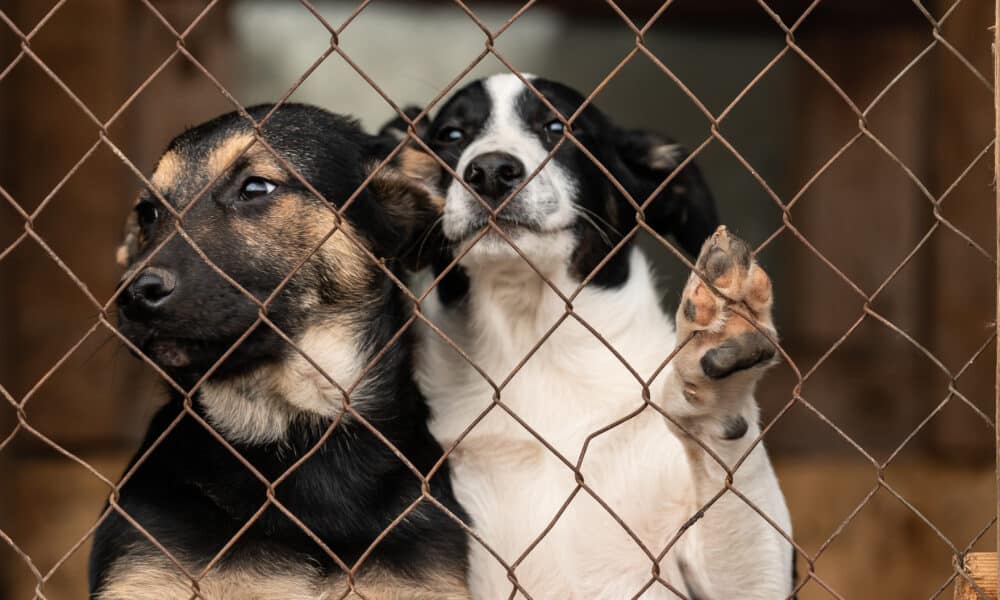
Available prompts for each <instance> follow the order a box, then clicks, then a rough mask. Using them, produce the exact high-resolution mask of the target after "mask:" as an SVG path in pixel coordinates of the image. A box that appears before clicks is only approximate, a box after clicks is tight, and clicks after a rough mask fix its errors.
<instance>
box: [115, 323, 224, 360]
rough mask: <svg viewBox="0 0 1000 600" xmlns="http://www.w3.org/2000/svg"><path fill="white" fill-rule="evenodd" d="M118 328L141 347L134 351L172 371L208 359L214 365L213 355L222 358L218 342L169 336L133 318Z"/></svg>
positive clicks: (139, 355) (135, 345)
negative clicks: (216, 345)
mask: <svg viewBox="0 0 1000 600" xmlns="http://www.w3.org/2000/svg"><path fill="white" fill-rule="evenodd" d="M118 331H119V332H121V334H122V335H124V336H125V337H126V338H127V339H128V340H129V341H130V342H131V343H132V345H133V346H134V347H135V348H136V349H138V352H135V351H133V354H136V355H137V356H138V357H139V358H141V359H143V360H147V361H151V362H153V363H154V364H155V365H156V366H158V367H161V368H163V369H166V370H167V371H170V372H175V373H176V372H178V371H181V370H185V369H190V368H192V367H194V366H197V365H200V364H202V363H205V362H206V361H208V363H209V364H211V362H214V361H212V360H211V359H210V356H215V358H218V356H219V355H220V354H221V353H220V352H219V351H218V349H217V348H215V345H214V344H208V343H206V342H205V341H203V340H193V339H185V338H182V337H176V336H171V335H166V334H163V333H161V332H158V331H156V329H154V328H150V327H147V326H144V325H142V324H140V323H135V322H132V321H127V320H122V321H119V325H118Z"/></svg>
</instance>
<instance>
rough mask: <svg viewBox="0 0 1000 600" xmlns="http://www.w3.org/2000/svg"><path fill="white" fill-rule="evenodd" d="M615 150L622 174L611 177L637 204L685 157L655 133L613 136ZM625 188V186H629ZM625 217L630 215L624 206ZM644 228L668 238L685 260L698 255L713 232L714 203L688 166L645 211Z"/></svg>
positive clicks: (628, 132)
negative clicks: (670, 238)
mask: <svg viewBox="0 0 1000 600" xmlns="http://www.w3.org/2000/svg"><path fill="white" fill-rule="evenodd" d="M616 138H617V139H616V150H617V154H618V158H619V159H620V161H621V165H620V166H621V167H623V168H624V171H625V172H624V173H616V176H619V177H620V179H619V180H620V181H621V183H622V184H623V185H625V186H626V189H627V190H628V191H629V193H630V194H632V198H633V199H634V200H635V201H636V202H637V203H639V204H642V203H643V202H645V201H646V199H647V198H649V196H650V195H651V194H652V193H653V192H654V191H656V189H657V188H658V187H659V186H660V185H661V184H662V183H663V182H664V181H665V180H666V179H667V177H669V176H670V175H671V174H673V173H674V171H675V170H676V169H677V167H678V166H680V165H681V163H683V162H684V160H685V159H686V158H687V157H688V153H687V151H686V150H684V148H682V147H681V146H680V145H679V144H676V143H675V142H674V141H673V140H671V139H669V138H667V137H664V136H661V135H658V134H656V133H652V132H648V131H639V130H619V131H618V133H617V134H616ZM630 184H631V185H630ZM624 210H625V211H626V214H628V213H632V214H634V213H635V210H634V208H633V207H632V206H631V204H626V206H625V208H624ZM644 213H645V217H646V222H647V223H649V225H650V227H652V228H653V230H654V231H656V232H658V233H660V234H661V235H671V236H673V238H674V239H675V240H677V242H678V243H679V244H680V246H681V248H683V249H684V250H685V251H686V252H687V253H688V254H691V255H692V256H694V255H696V254H698V251H699V249H700V248H701V244H702V242H704V241H705V239H706V238H708V236H709V235H711V234H712V232H713V231H715V229H716V228H717V227H718V226H719V217H718V213H717V212H716V209H715V199H714V198H713V197H712V193H711V192H710V191H709V189H708V185H707V184H706V183H705V179H704V178H703V177H702V175H701V171H700V170H699V169H698V167H697V165H695V164H694V162H689V163H688V164H686V165H684V168H683V170H682V171H681V172H680V173H677V174H676V175H674V176H673V177H672V178H671V180H670V183H669V184H667V186H666V187H664V188H663V190H662V191H660V193H659V194H657V196H656V197H655V198H653V199H652V201H650V202H649V204H648V205H647V206H646V210H645V211H644Z"/></svg>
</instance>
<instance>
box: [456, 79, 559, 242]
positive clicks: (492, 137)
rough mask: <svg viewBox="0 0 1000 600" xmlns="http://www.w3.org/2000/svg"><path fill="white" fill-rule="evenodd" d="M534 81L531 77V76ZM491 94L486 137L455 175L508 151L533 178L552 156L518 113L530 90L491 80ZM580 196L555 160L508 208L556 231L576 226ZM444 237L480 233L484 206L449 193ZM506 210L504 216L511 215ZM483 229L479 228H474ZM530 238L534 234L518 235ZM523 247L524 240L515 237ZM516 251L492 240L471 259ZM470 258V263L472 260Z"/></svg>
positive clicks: (465, 194) (462, 192)
mask: <svg viewBox="0 0 1000 600" xmlns="http://www.w3.org/2000/svg"><path fill="white" fill-rule="evenodd" d="M527 77H528V78H529V79H530V78H531V76H530V75H528V76H527ZM486 89H487V92H488V93H489V95H490V98H491V99H492V100H493V110H492V112H491V113H490V118H489V120H488V121H487V123H486V125H485V127H484V128H483V131H482V132H481V133H480V134H479V135H478V136H477V138H476V140H475V141H474V142H472V143H471V144H469V145H468V147H466V148H465V150H464V151H463V152H462V155H461V156H460V157H459V160H458V164H457V166H456V167H455V172H456V173H464V172H465V169H466V167H468V165H469V162H470V161H471V160H472V159H474V158H476V157H477V156H479V155H481V154H484V153H486V152H496V151H503V152H507V153H510V154H513V155H515V156H517V157H518V158H519V159H520V160H521V162H522V163H523V164H524V169H525V173H526V174H527V175H531V174H532V173H534V172H535V169H537V168H538V167H539V165H541V164H542V161H543V160H545V157H546V156H547V155H548V150H546V149H545V148H543V147H542V145H541V144H540V143H539V142H538V138H537V137H536V135H535V134H533V133H532V132H530V131H528V130H527V128H526V127H525V126H524V124H523V123H522V122H521V120H520V119H519V118H518V115H517V113H516V111H515V101H516V99H517V97H518V95H519V94H521V93H522V92H523V91H524V90H525V86H524V83H523V82H522V81H521V80H520V79H518V78H517V76H515V75H513V74H506V75H497V76H494V77H491V78H489V79H488V80H486ZM575 193H576V189H575V185H574V183H573V179H572V177H570V176H569V174H568V173H567V172H566V171H565V170H564V169H563V168H562V167H560V166H559V165H558V164H557V163H556V162H555V161H553V160H550V161H549V162H548V163H546V164H545V166H544V167H543V168H542V169H541V171H539V172H538V174H537V175H536V176H535V177H534V178H533V179H532V180H531V181H530V182H529V183H528V185H526V186H525V187H524V189H523V190H522V191H521V193H519V194H518V195H517V196H516V197H515V198H514V199H513V200H511V201H510V203H508V205H507V208H509V209H511V210H513V209H515V206H514V205H515V204H516V205H517V207H516V208H517V209H519V210H521V211H523V212H524V213H526V215H527V218H529V219H531V220H532V221H533V222H534V223H535V224H537V225H538V227H539V228H540V229H542V230H543V231H557V230H559V229H563V228H566V227H569V226H570V225H572V224H573V220H574V218H575V216H574V215H575V210H574V205H573V196H574V194H575ZM446 199H447V201H446V203H445V209H444V218H443V219H442V222H441V227H442V231H443V232H444V234H445V236H447V237H448V238H449V239H461V238H464V237H466V236H467V235H468V234H470V233H475V232H474V231H472V230H471V229H472V228H473V227H475V223H476V222H477V215H478V214H481V213H482V210H483V209H482V208H481V206H480V204H479V200H477V199H476V198H474V197H473V196H472V195H471V194H470V193H469V191H468V190H467V189H465V187H464V186H462V185H461V184H452V185H451V186H450V187H449V188H448V193H447V198H446ZM507 208H505V209H504V210H507ZM475 229H478V227H475ZM517 235H524V236H526V237H531V236H533V235H534V234H530V233H526V232H525V233H524V234H517ZM514 241H515V243H516V244H517V245H518V247H521V243H522V240H521V239H519V238H517V237H515V240H514ZM513 252H514V251H513V249H511V247H510V245H509V244H508V243H507V242H506V241H504V240H503V239H502V238H500V237H499V236H496V235H494V234H490V235H487V236H486V237H485V238H483V239H482V240H481V241H480V242H479V243H478V244H476V246H475V247H474V248H473V250H472V252H471V254H472V255H476V254H486V255H494V254H500V255H508V256H509V255H510V254H512V253H513ZM470 258H471V257H470Z"/></svg>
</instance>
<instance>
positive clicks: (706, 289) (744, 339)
mask: <svg viewBox="0 0 1000 600" xmlns="http://www.w3.org/2000/svg"><path fill="white" fill-rule="evenodd" d="M695 269H696V272H692V273H691V276H690V277H689V278H688V282H687V284H686V285H685V287H684V293H683V295H682V297H681V302H680V306H679V307H678V309H677V319H676V323H677V340H678V344H684V346H683V347H682V348H681V349H680V350H679V351H678V353H677V356H676V357H675V368H676V370H677V372H678V374H679V375H680V377H681V380H682V384H683V385H684V396H685V398H687V400H688V401H689V402H690V403H692V404H693V405H695V406H700V407H703V408H705V409H710V408H711V407H712V405H718V404H719V403H720V400H721V399H722V398H721V397H720V396H722V395H723V392H726V394H725V395H726V396H734V395H738V396H743V397H745V396H746V395H747V394H746V393H741V392H743V391H744V389H743V388H745V391H746V392H747V393H748V392H750V391H752V386H753V384H754V383H756V381H757V379H758V378H759V377H760V375H761V374H762V373H763V371H764V369H765V368H767V367H769V366H771V365H772V364H773V363H774V359H775V356H776V355H777V352H776V349H775V346H774V344H773V343H772V342H771V340H773V339H776V334H775V330H774V323H773V321H772V319H771V305H772V300H773V298H772V293H771V280H770V279H769V278H768V276H767V273H765V272H764V269H762V268H761V267H760V265H758V264H757V262H756V261H755V260H754V258H753V254H752V252H751V250H750V247H749V246H748V245H747V243H746V242H744V241H743V240H741V239H740V238H738V237H736V236H735V235H733V234H732V233H730V232H729V231H728V230H727V229H726V227H725V226H721V227H719V228H718V229H717V230H716V231H715V233H713V234H712V235H711V236H710V237H709V238H708V239H707V240H706V241H705V243H704V245H703V246H702V249H701V254H700V255H699V256H698V260H697V262H696V264H695ZM706 282H708V283H710V284H711V285H708V283H706ZM713 288H714V290H713ZM755 324H756V325H755ZM758 327H759V328H758ZM761 330H763V331H765V332H767V335H765V334H764V333H763V332H762V331H761ZM692 334H694V335H693V337H692ZM769 337H770V339H768V338H769ZM688 338H691V339H690V340H689V339H688ZM727 419H728V420H729V421H733V418H732V416H731V415H728V416H726V418H725V419H723V421H726V420H727ZM739 428H740V427H739V424H738V423H734V424H733V425H732V426H727V427H725V429H727V431H728V430H732V431H731V432H730V434H729V435H735V433H736V430H738V429H739Z"/></svg>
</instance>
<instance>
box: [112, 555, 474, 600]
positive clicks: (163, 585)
mask: <svg viewBox="0 0 1000 600" xmlns="http://www.w3.org/2000/svg"><path fill="white" fill-rule="evenodd" d="M189 570H190V571H192V572H195V571H196V570H194V569H189ZM198 589H199V591H200V593H201V597H202V598H204V599H205V600H277V599H280V600H327V599H332V598H342V597H345V595H346V594H347V592H348V589H349V586H348V585H347V579H346V577H344V576H343V575H340V574H338V575H337V576H335V577H329V578H325V577H321V576H320V575H319V574H318V573H317V572H315V571H314V570H312V569H309V568H308V567H307V566H306V565H296V566H295V567H284V568H282V567H281V566H278V565H276V566H275V568H273V569H268V570H267V571H266V572H265V571H264V570H252V569H240V568H233V569H226V570H219V569H218V568H216V569H213V570H212V571H210V572H209V573H208V574H206V575H205V577H203V578H202V579H201V580H200V581H199V582H198ZM354 589H355V590H357V592H360V593H361V594H362V595H363V596H364V597H365V598H368V599H369V600H467V599H468V598H469V592H468V590H467V588H466V585H465V582H464V578H463V577H461V576H460V575H459V574H457V573H451V572H446V571H439V572H434V573H430V574H428V575H426V576H425V577H423V578H421V579H420V580H410V579H405V578H402V577H399V576H397V575H394V574H391V573H386V572H384V571H372V570H369V571H362V573H361V574H360V575H359V576H357V577H356V578H355V580H354ZM192 595H193V591H192V584H191V581H190V580H189V579H187V578H186V577H185V576H184V575H183V574H182V573H181V572H180V571H179V570H178V569H177V568H176V567H174V566H173V564H171V563H170V562H169V561H168V560H167V559H166V558H162V559H160V558H153V557H130V558H126V559H123V560H121V561H119V563H118V564H116V565H115V566H114V567H112V569H111V572H110V574H109V576H108V579H107V583H106V585H105V586H104V587H103V588H102V589H101V591H100V593H98V594H97V600H188V599H189V598H191V597H192ZM346 597H348V598H357V597H359V596H358V595H357V594H351V595H349V596H346Z"/></svg>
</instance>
